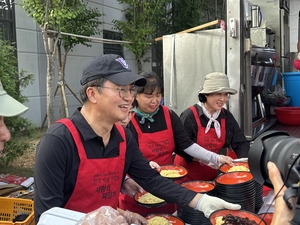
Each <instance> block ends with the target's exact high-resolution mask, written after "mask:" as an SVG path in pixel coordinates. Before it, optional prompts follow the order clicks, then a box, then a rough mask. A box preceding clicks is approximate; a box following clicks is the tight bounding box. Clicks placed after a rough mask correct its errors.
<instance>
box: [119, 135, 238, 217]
mask: <svg viewBox="0 0 300 225" xmlns="http://www.w3.org/2000/svg"><path fill="white" fill-rule="evenodd" d="M126 135H127V149H130V151H126V161H125V170H124V173H125V174H129V175H130V177H131V178H132V179H133V180H134V181H136V182H137V183H138V184H139V185H140V186H141V187H142V188H144V189H145V190H146V191H148V192H150V193H152V194H153V195H155V196H157V197H159V198H162V199H164V200H165V201H167V202H171V203H177V204H180V205H189V206H190V207H192V208H193V209H195V210H200V211H202V212H203V213H204V215H205V216H206V217H209V215H210V214H211V213H212V212H213V211H215V210H218V209H222V208H228V209H233V210H237V209H240V205H237V204H231V203H228V202H226V201H224V200H222V199H220V198H217V197H212V196H209V195H206V194H204V195H202V194H199V193H196V192H194V191H191V190H189V189H187V188H185V187H182V186H181V185H179V184H177V183H175V182H173V181H171V180H169V179H167V178H164V177H162V176H161V175H160V174H159V173H158V172H157V171H156V170H153V169H151V167H150V166H149V162H148V160H147V159H146V158H145V157H144V156H143V154H142V153H141V151H140V150H139V148H138V146H137V143H136V142H135V140H134V139H133V137H132V134H131V133H130V132H127V134H126ZM201 197H202V198H201Z"/></svg>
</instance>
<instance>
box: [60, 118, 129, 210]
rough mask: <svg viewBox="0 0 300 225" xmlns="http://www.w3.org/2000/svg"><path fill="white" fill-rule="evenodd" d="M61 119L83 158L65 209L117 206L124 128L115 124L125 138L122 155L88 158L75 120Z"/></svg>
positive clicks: (122, 160) (121, 170) (121, 178)
mask: <svg viewBox="0 0 300 225" xmlns="http://www.w3.org/2000/svg"><path fill="white" fill-rule="evenodd" d="M58 122H60V123H63V124H64V125H65V126H66V127H67V128H68V129H69V131H70V133H71V134H72V136H73V139H74V141H75V144H76V146H77V150H78V155H79V158H80V163H79V168H78V174H77V179H76V184H75V187H74V190H73V193H72V195H71V197H70V199H69V201H68V202H67V204H66V205H65V208H66V209H71V210H75V211H79V212H83V213H88V212H91V211H93V210H95V209H97V208H99V207H101V206H103V205H107V206H111V207H113V208H117V206H118V197H119V193H120V189H121V185H122V182H123V171H124V164H125V154H126V136H125V132H124V129H123V128H122V127H121V125H118V124H116V127H117V129H118V131H119V132H120V134H121V136H122V137H123V139H124V140H125V141H123V142H120V143H119V149H120V155H119V156H117V157H113V158H100V159H88V158H87V156H86V152H85V150H84V147H83V144H82V141H81V138H80V136H79V133H78V131H77V129H76V127H75V126H74V124H73V123H72V121H71V120H69V119H66V118H65V119H61V120H59V121H58Z"/></svg>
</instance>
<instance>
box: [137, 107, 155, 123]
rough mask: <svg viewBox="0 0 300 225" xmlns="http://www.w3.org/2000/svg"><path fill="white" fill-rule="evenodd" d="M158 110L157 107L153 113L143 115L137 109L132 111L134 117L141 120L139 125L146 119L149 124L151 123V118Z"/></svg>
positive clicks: (152, 120)
mask: <svg viewBox="0 0 300 225" xmlns="http://www.w3.org/2000/svg"><path fill="white" fill-rule="evenodd" d="M158 110H159V107H158V108H157V109H156V110H155V111H154V112H153V113H143V112H141V111H140V110H138V108H134V109H132V111H134V112H135V114H136V115H138V116H139V117H141V120H140V123H141V124H144V123H145V119H147V120H149V121H150V122H151V123H153V122H154V119H153V118H152V116H154V115H155V114H156V113H157V112H158Z"/></svg>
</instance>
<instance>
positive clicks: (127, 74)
mask: <svg viewBox="0 0 300 225" xmlns="http://www.w3.org/2000/svg"><path fill="white" fill-rule="evenodd" d="M101 77H105V78H106V79H108V80H110V81H111V82H113V83H115V84H118V85H121V86H124V85H128V84H133V83H134V84H135V85H136V86H141V87H143V86H145V85H146V84H147V79H146V78H144V77H142V76H140V75H138V74H136V73H133V72H132V71H131V69H130V67H129V65H128V64H127V62H126V61H125V59H123V58H122V57H121V56H119V55H115V54H102V55H99V56H97V57H95V58H93V59H91V60H90V61H88V63H87V64H86V65H85V67H84V69H83V72H82V78H81V80H80V84H81V85H84V84H86V83H88V82H90V81H92V80H96V79H99V78H101Z"/></svg>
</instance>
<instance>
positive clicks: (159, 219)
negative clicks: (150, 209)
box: [148, 216, 172, 225]
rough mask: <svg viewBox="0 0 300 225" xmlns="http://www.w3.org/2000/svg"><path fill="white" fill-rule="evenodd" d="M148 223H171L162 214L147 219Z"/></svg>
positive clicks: (158, 224)
mask: <svg viewBox="0 0 300 225" xmlns="http://www.w3.org/2000/svg"><path fill="white" fill-rule="evenodd" d="M148 225H172V224H171V223H169V221H168V220H167V219H166V218H164V217H162V216H155V217H152V218H151V219H150V220H148Z"/></svg>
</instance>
